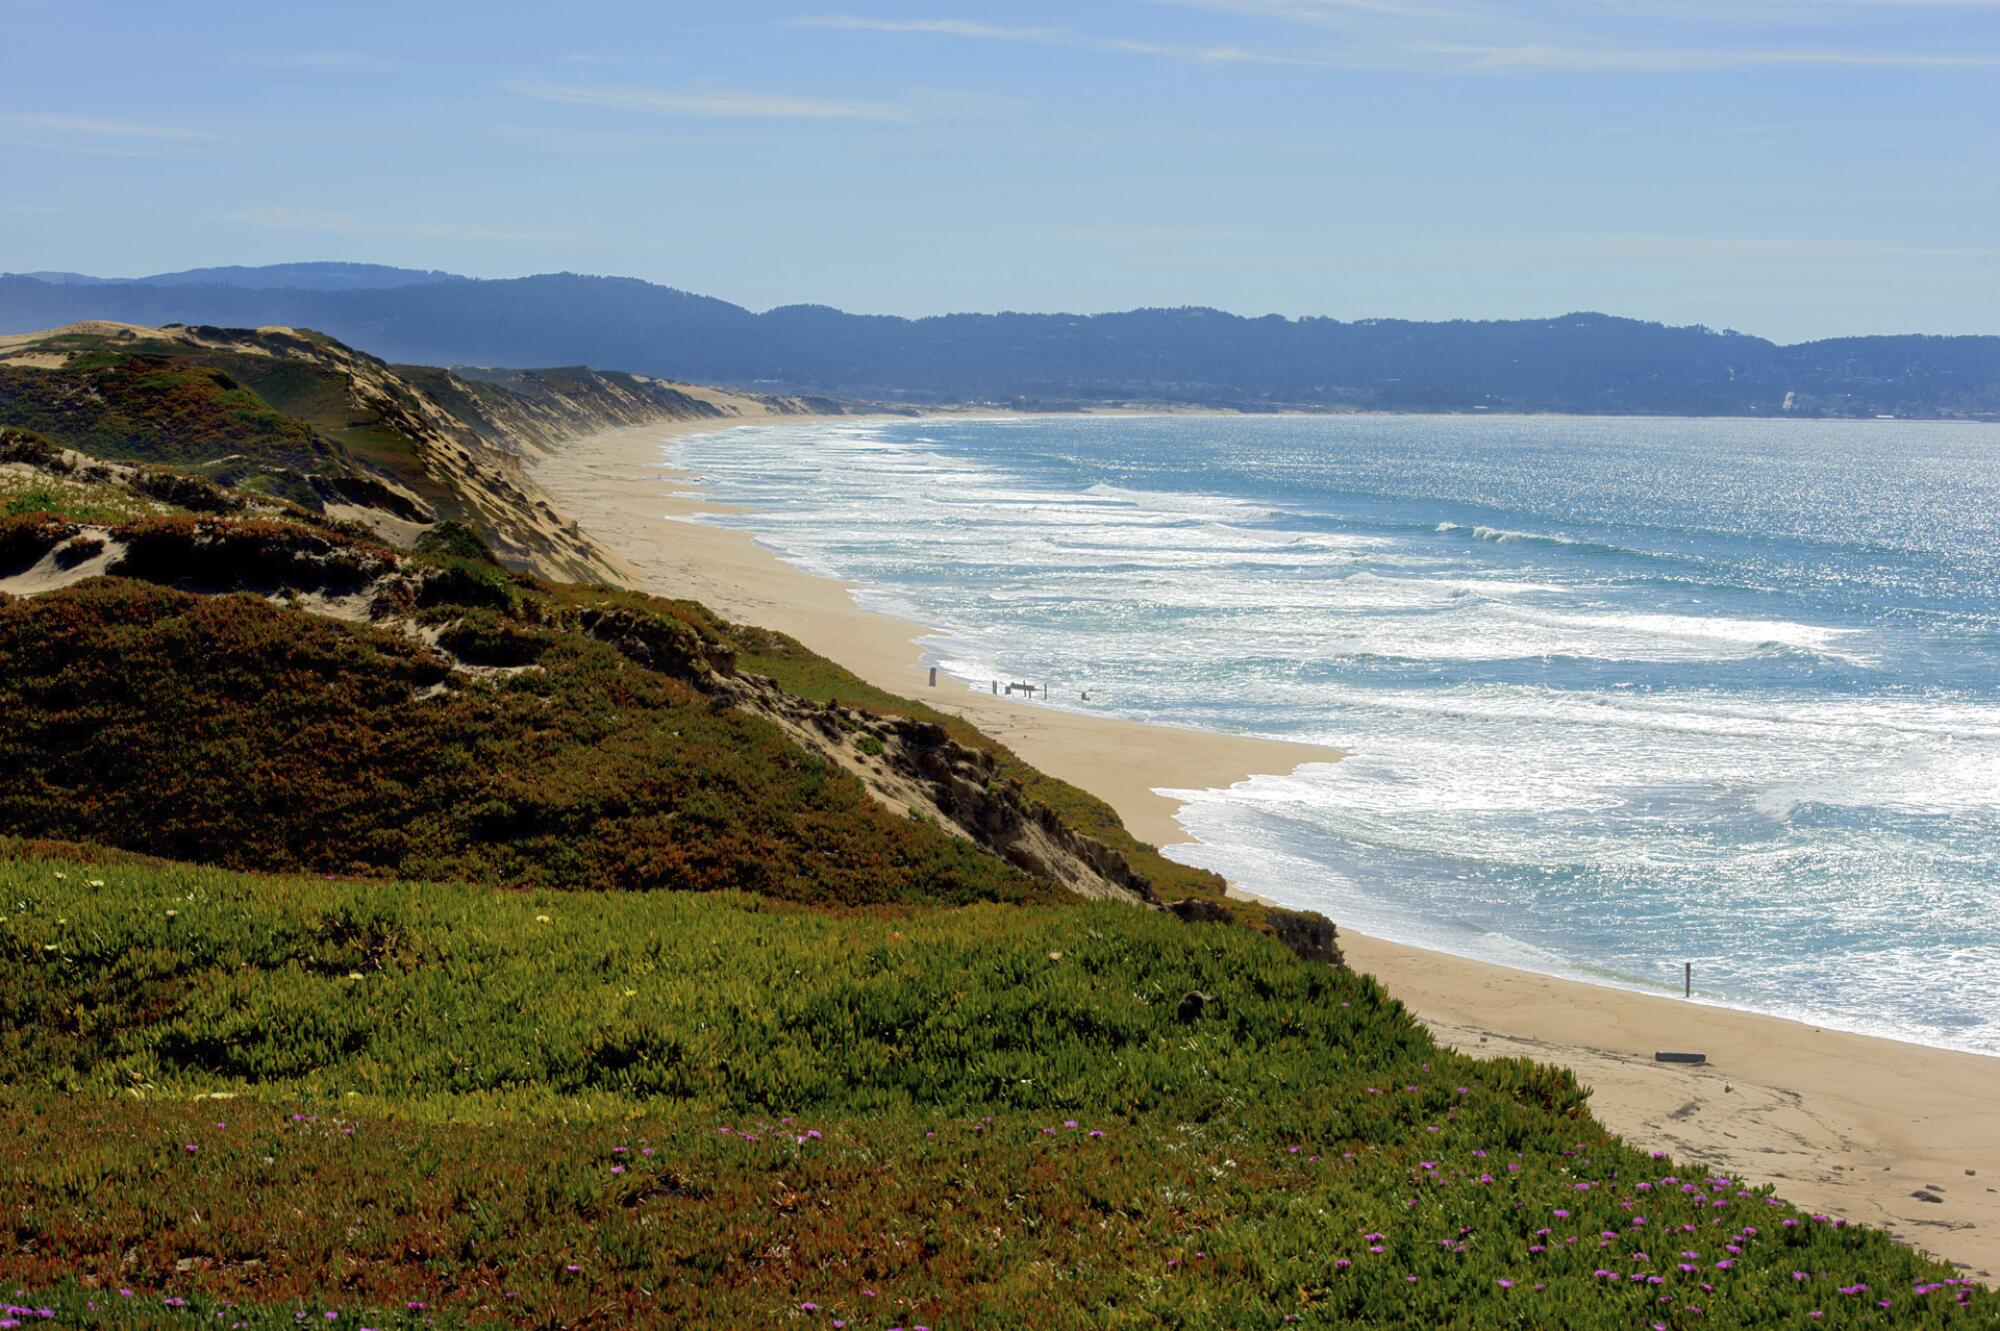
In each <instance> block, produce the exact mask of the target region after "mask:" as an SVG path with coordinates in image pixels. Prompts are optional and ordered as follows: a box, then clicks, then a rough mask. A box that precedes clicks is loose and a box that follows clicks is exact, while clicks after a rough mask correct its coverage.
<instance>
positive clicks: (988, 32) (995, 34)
mask: <svg viewBox="0 0 2000 1331" xmlns="http://www.w3.org/2000/svg"><path fill="white" fill-rule="evenodd" d="M786 23H787V25H788V26H790V27H794V28H833V29H841V30H844V31H849V32H883V33H897V34H914V35H920V36H939V37H963V38H968V39H971V40H975V41H990V42H1017V43H1024V44H1027V45H1032V46H1053V47H1060V48H1063V49H1065V50H1071V51H1101V52H1106V53H1110V54H1118V55H1139V56H1156V57H1159V58H1162V59H1168V60H1180V61H1186V62H1189V63H1194V64H1213V65H1290V66H1294V67H1298V68H1308V69H1350V68H1353V67H1355V66H1356V65H1358V64H1359V63H1361V60H1362V58H1361V57H1358V56H1336V55H1312V54H1306V53H1300V52H1283V51H1258V50H1250V49H1246V48H1244V47H1240V46H1227V45H1216V46H1180V45H1173V44H1170V43H1163V42H1151V41H1142V40H1139V39H1136V38H1122V37H1092V36H1088V35H1086V34H1084V33H1080V32H1077V31H1075V30H1074V29H1071V28H1012V27H1005V26H1002V25H999V24H993V23H973V22H967V21H965V20H962V19H874V18H862V17H858V16H856V15H853V14H820V15H808V16H804V17H800V18H794V19H788V20H786Z"/></svg>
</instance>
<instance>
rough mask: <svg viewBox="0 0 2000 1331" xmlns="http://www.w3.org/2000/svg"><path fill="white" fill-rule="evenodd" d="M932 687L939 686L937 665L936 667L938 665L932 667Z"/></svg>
mask: <svg viewBox="0 0 2000 1331" xmlns="http://www.w3.org/2000/svg"><path fill="white" fill-rule="evenodd" d="M931 687H932V688H936V687H937V667H936V666H932V667H931Z"/></svg>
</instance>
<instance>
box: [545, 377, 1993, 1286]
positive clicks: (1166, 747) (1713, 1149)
mask: <svg viewBox="0 0 2000 1331" xmlns="http://www.w3.org/2000/svg"><path fill="white" fill-rule="evenodd" d="M761 415H762V413H757V412H745V413H744V415H742V416H739V417H737V418H735V419H733V420H731V421H728V422H718V421H696V422H685V423H679V424H676V425H665V426H643V427H637V428H633V429H627V430H615V431H610V432H607V433H604V434H600V435H594V436H590V437H588V438H586V439H581V440H578V441H576V442H575V443H573V444H571V445H570V446H568V447H566V448H564V449H562V450H560V451H558V452H556V453H555V454H553V455H551V456H550V457H549V458H547V459H544V460H542V461H540V462H538V463H536V464H535V465H534V475H535V479H536V480H537V481H538V482H539V483H540V484H541V485H542V486H543V487H544V488H545V489H546V490H548V491H549V492H550V493H552V494H553V495H555V496H556V498H557V500H558V501H559V502H560V503H561V504H562V505H563V507H564V508H565V509H566V510H567V512H568V513H569V514H570V515H571V516H573V517H574V518H576V519H577V520H578V521H579V522H581V524H582V525H583V527H584V528H585V530H586V531H588V532H589V533H590V534H591V535H593V536H595V537H596V538H598V540H600V541H601V542H602V543H603V544H604V545H606V546H608V547H609V548H610V549H612V550H614V551H615V552H617V554H618V555H619V556H620V557H621V558H622V559H623V560H624V561H625V562H626V563H627V564H629V565H630V566H631V568H632V569H633V570H634V572H635V574H636V576H637V577H638V578H639V579H640V580H641V584H642V585H643V586H644V587H645V588H646V589H647V590H649V591H655V592H659V593H662V594H665V595H671V596H686V597H693V598H695V599H697V600H700V601H703V602H706V603H707V604H709V605H710V606H712V607H714V608H715V609H716V610H718V611H720V612H722V613H724V614H726V615H729V616H731V617H733V618H736V619H740V620H743V621H745V622H748V623H752V624H759V625H763V626H766V627H770V628H775V629H780V630H782V631H784V632H786V633H790V634H791V635H793V636H794V637H796V638H798V639H799V640H800V641H802V642H804V643H805V644H806V645H807V646H809V647H811V648H812V649H813V650H815V651H818V652H820V653H822V654H824V655H826V656H829V657H832V658H834V659H835V660H837V661H839V662H841V663H842V664H843V665H845V666H847V667H848V668H849V669H851V670H853V671H854V672H855V673H856V674H859V675H861V676H862V677H863V678H865V679H867V680H868V681H870V682H871V683H874V684H877V685H880V686H881V687H884V688H888V689H892V690H894V691H896V692H899V693H903V694H907V695H911V696H921V697H922V698H923V699H924V700H925V701H926V702H929V703H931V704H933V705H935V706H939V707H948V708H950V709H952V710H955V711H958V712H960V713H961V714H963V715H965V716H967V717H968V718H970V719H972V720H973V721H974V722H976V723H977V724H978V725H979V726H980V727H981V728H983V729H985V730H986V731H987V732H988V733H990V734H992V735H994V736H996V737H998V738H1000V739H1002V740H1004V741H1005V742H1006V743H1007V744H1009V745H1010V746H1012V747H1013V748H1014V750H1015V751H1016V752H1018V753H1019V754H1020V755H1021V756H1022V757H1023V758H1025V759H1026V760H1027V761H1029V762H1031V763H1033V764H1035V765H1036V766H1038V767H1040V768H1042V769H1043V770H1045V771H1048V772H1050V773H1052V774H1054V775H1057V776H1060V777H1062V778H1064V779H1065V780H1068V781H1070V782H1073V783H1074V784H1076V785H1079V786H1082V787H1084V788H1085V789H1087V790H1090V791H1092V792H1093V793H1095V794H1097V795H1099V796H1101V797H1102V798H1104V799H1105V800H1107V801H1109V802H1110V803H1111V804H1112V805H1113V807H1115V808H1116V809H1117V810H1118V811H1119V813H1120V815H1121V816H1123V818H1124V819H1125V822H1126V824H1127V825H1128V826H1129V827H1131V828H1132V829H1133V831H1134V832H1136V833H1137V834H1138V835H1139V836H1141V837H1143V838H1145V839H1147V840H1149V841H1153V842H1156V843H1158V844H1162V845H1166V844H1171V843H1173V842H1175V841H1183V840H1186V836H1185V834H1184V833H1183V832H1182V831H1181V828H1180V826H1179V824H1178V823H1176V822H1175V821H1174V817H1173V815H1174V812H1175V808H1176V806H1175V804H1174V803H1173V802H1172V801H1171V800H1168V799H1166V798H1164V797H1162V796H1160V795H1158V794H1156V793H1155V792H1156V790H1158V789H1163V788H1164V789H1174V788H1179V789H1190V788H1193V789H1199V788H1213V787H1219V786H1227V785H1230V784H1233V783H1234V782H1236V781H1239V780H1241V779H1243V778H1245V777H1247V776H1249V775H1252V774H1253V773H1259V772H1284V771H1289V770H1291V769H1292V768H1293V767H1295V766H1297V765H1299V764H1300V763H1305V762H1324V761H1331V760H1337V759H1338V757H1339V755H1338V754H1337V753H1334V752H1332V751H1330V750H1324V749H1317V748H1312V747H1310V746H1304V745H1296V744H1281V743H1275V742H1270V741H1264V740H1252V739H1243V738H1238V737H1232V736H1224V735H1215V734H1210V733H1206V732H1197V731H1187V730H1176V729H1171V728H1166V727H1156V726H1143V725H1136V724H1132V723H1129V722H1121V721H1114V720H1108V719H1104V718H1097V717H1087V716H1079V715H1074V714H1070V713H1065V712H1061V711H1057V710H1055V709H1052V708H1048V707H1044V706H1040V705H1037V704H1033V703H1029V702H1025V701H1016V700H1013V699H1009V698H1004V697H1003V698H994V697H991V696H989V695H987V694H981V693H974V692H971V691H969V690H966V689H964V688H962V687H961V686H958V685H956V684H950V683H941V685H940V687H938V688H936V689H932V688H930V687H928V686H927V674H926V671H925V669H924V667H923V665H922V663H921V660H920V654H919V651H918V648H917V646H916V644H915V639H916V638H917V637H918V636H920V635H921V634H922V633H923V631H924V630H923V628H922V627H921V626H919V625H916V624H911V623H908V622H905V621H902V620H897V619H894V618H891V617H889V616H885V615H879V614H872V613H869V612H866V611H862V610H860V609H858V608H857V607H856V606H855V604H854V601H853V598H852V596H851V595H850V594H849V590H850V589H849V588H848V587H847V586H845V585H843V584H840V583H836V582H832V581H829V580H826V579H821V578H815V577H811V576H809V575H807V574H804V573H802V572H800V571H798V570H797V569H794V568H792V567H791V566H790V565H787V564H785V563H783V562H781V561H780V560H778V559H777V558H776V557H775V556H774V555H772V554H771V553H770V552H769V551H767V550H765V549H763V548H762V547H760V546H758V545H757V544H756V543H755V542H754V541H753V540H752V539H751V538H750V537H749V536H747V535H746V534H744V533H741V532H734V531H724V530H719V529H715V528H711V527H705V526H700V525H696V524H691V523H687V522H681V521H675V520H674V519H676V518H682V517H685V516H687V515H689V514H690V513H694V512H699V511H702V510H703V509H704V508H711V507H713V506H709V505H705V504H703V503H702V502H700V501H698V500H689V499H685V498H677V497H675V496H674V494H673V491H674V490H676V489H685V488H686V487H687V482H686V480H685V478H676V477H673V476H672V475H671V474H670V473H667V472H665V471H664V470H663V469H662V468H661V465H660V451H659V446H660V444H661V443H662V442H663V441H664V440H665V439H667V438H668V437H669V436H672V435H683V434H691V433H697V432H702V431H710V430H715V429H718V428H730V427H731V426H733V425H740V424H745V423H754V422H755V421H756V420H757V419H759V418H760V417H761ZM1342 936H1343V942H1344V944H1345V946H1346V948H1347V953H1348V957H1349V959H1350V961H1351V962H1352V963H1353V964H1354V965H1355V966H1357V967H1358V968H1359V969H1362V970H1365V971H1369V972H1371V973H1373V974H1374V975H1376V976H1377V977H1378V978H1380V979H1381V980H1382V982H1383V983H1384V984H1385V985H1387V986H1388V988H1389V990H1390V991H1391V992H1392V993H1394V994H1395V995H1397V996H1398V997H1399V998H1401V999H1402V1000H1403V1001H1404V1002H1405V1003H1406V1004H1408V1005H1409V1006H1410V1008H1411V1009H1412V1010H1413V1011H1415V1012H1416V1013H1417V1014H1418V1015H1419V1016H1420V1017H1422V1018H1423V1019H1424V1021H1425V1022H1426V1023H1428V1024H1429V1025H1430V1026H1431V1028H1432V1029H1433V1030H1434V1031H1436V1032H1437V1034H1438V1035H1439V1037H1440V1038H1441V1039H1443V1040H1445V1041H1447V1042H1448V1043H1451V1044H1453V1045H1456V1046H1458V1047H1460V1048H1463V1049H1467V1050H1470V1051H1474V1052H1479V1053H1494V1054H1526V1055H1529V1056H1531V1057H1534V1058H1536V1059H1540V1060H1543V1061H1547V1062H1556V1063H1562V1064H1566V1065H1568V1066H1569V1067H1572V1068H1574V1069H1575V1070H1576V1072H1577V1074H1578V1076H1579V1077H1581V1078H1582V1079H1583V1081H1584V1082H1585V1083H1586V1084H1588V1085H1589V1086H1590V1087H1591V1088H1592V1091H1593V1100H1592V1103H1593V1106H1594V1109H1595V1112H1596V1113H1597V1114H1598V1115H1599V1117H1600V1118H1601V1119H1602V1120H1603V1121H1604V1122H1605V1123H1606V1124H1608V1125H1609V1126H1610V1127H1612V1128H1613V1129H1614V1130H1616V1131H1618V1132H1620V1133H1622V1134H1624V1135H1625V1136H1626V1137H1627V1138H1628V1139H1630V1140H1632V1141H1633V1142H1635V1143H1636V1144H1638V1145H1641V1146H1646V1147H1650V1148H1653V1149H1659V1150H1669V1151H1672V1152H1673V1153H1674V1155H1675V1156H1676V1157H1677V1158H1679V1159H1681V1160H1683V1161H1687V1162H1693V1163H1699V1164H1702V1165H1705V1166H1707V1167H1709V1168H1711V1169H1713V1170H1718V1171H1726V1172H1729V1173H1732V1174H1737V1175H1741V1176H1742V1177H1744V1178H1747V1179H1749V1180H1751V1181H1753V1182H1770V1183H1773V1184H1775V1185H1776V1187H1777V1191H1778V1193H1779V1195H1781V1196H1783V1197H1785V1198H1787V1199H1788V1200H1790V1201H1793V1202H1796V1203H1798V1204H1799V1205H1802V1206H1806V1207H1809V1208H1812V1209H1814V1210H1818V1211H1823V1212H1827V1213H1830V1214H1833V1215H1839V1216H1843V1217H1846V1218H1848V1219H1852V1220H1855V1221H1859V1222H1863V1223H1866V1224H1869V1225H1874V1226H1879V1227H1882V1228H1885V1229H1887V1230H1889V1231H1890V1232H1892V1233H1894V1234H1896V1235H1897V1236H1899V1237H1901V1238H1903V1239H1904V1240H1906V1241H1908V1242H1910V1243H1912V1244H1915V1245H1916V1246H1918V1247H1921V1248H1925V1249H1928V1250H1930V1251H1932V1252H1934V1253H1937V1254H1939V1255H1940V1256H1942V1257H1945V1258H1946V1259H1948V1260H1951V1261H1954V1262H1956V1263H1958V1264H1959V1265H1960V1266H1961V1267H1963V1268H1965V1269H1967V1270H1970V1271H1972V1272H1975V1273H1977V1274H1979V1275H1981V1276H1985V1277H1987V1278H1988V1279H1991V1278H1992V1273H1993V1272H1995V1271H2000V1058H1986V1057H1981V1056H1978V1055H1972V1054H1960V1053H1951V1052H1945V1051H1940V1050H1933V1049H1927V1048H1924V1047H1922V1046H1919V1045H1914V1044H1904V1043H1899V1042H1897V1041H1893V1040H1881V1039H1873V1038H1869V1037H1865V1036H1858V1035H1849V1034H1845V1033H1842V1032H1834V1031H1825V1030H1820V1029H1817V1028H1814V1027H1810V1026H1806V1025H1803V1024H1801V1023H1798V1022H1792V1021H1787V1020H1783V1019H1780V1018H1775V1017H1763V1016H1756V1015H1751V1014H1747V1013H1741V1012H1735V1011H1731V1010H1728V1009H1723V1008H1716V1007H1710V1006H1707V1005H1704V1004H1699V1003H1689V1002H1684V1001H1681V1000H1678V999H1673V998H1665V997H1651V996H1647V995H1643V994H1634V993H1629V992H1626V991H1623V990H1616V989H1606V988H1601V987H1598V986H1595V985H1587V984H1580V983H1576V982H1573V981H1568V980H1559V979H1552V978H1549V977H1546V976H1540V975H1535V974H1531V973H1529V972H1525V971H1516V970H1510V969H1508V968H1506V967H1501V966H1494V965H1489V964H1486V963H1482V962H1474V961H1467V960H1463V959H1461V958H1457V957H1452V956H1447V955H1444V954H1441V953H1434V952H1427V951H1423V950H1421V949H1417V948H1411V947H1404V946H1400V945H1397V944H1394V943H1388V942H1382V941H1379V940H1375V939H1369V938H1365V937H1362V936H1359V935H1356V934H1354V933H1352V932H1350V931H1347V930H1343V931H1342ZM1663 1049H1688V1050H1700V1051H1702V1052H1704V1053H1706V1054H1707V1055H1708V1056H1709V1064H1708V1066H1707V1067H1705V1068H1686V1067H1675V1066H1667V1065H1661V1064H1656V1063H1654V1062H1653V1060H1652V1055H1653V1053H1654V1052H1655V1051H1656V1050H1663ZM1933 1199H1934V1200H1933Z"/></svg>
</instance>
